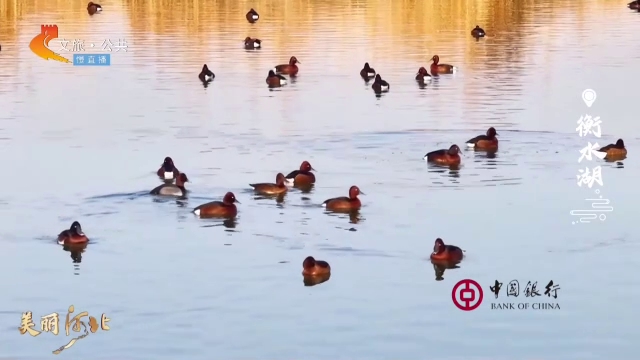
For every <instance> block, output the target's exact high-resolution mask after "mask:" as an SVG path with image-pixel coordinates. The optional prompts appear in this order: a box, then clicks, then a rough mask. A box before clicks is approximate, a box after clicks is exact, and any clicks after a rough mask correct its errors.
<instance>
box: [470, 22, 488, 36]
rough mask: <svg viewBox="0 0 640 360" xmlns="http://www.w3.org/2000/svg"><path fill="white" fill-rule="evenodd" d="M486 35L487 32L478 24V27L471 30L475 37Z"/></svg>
mask: <svg viewBox="0 0 640 360" xmlns="http://www.w3.org/2000/svg"><path fill="white" fill-rule="evenodd" d="M485 35H486V33H485V32H484V30H482V28H481V27H480V26H478V25H476V27H475V28H473V30H471V36H473V37H477V38H481V37H484V36H485Z"/></svg>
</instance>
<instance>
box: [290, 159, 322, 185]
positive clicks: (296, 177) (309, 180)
mask: <svg viewBox="0 0 640 360" xmlns="http://www.w3.org/2000/svg"><path fill="white" fill-rule="evenodd" d="M315 170H316V169H314V168H313V167H311V164H310V163H309V162H308V161H306V160H305V161H303V162H302V164H300V169H299V170H293V171H292V172H290V173H289V175H287V176H285V179H286V180H287V183H289V184H293V185H309V184H313V183H315V182H316V176H315V175H314V174H313V173H312V172H311V171H315Z"/></svg>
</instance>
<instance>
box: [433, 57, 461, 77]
mask: <svg viewBox="0 0 640 360" xmlns="http://www.w3.org/2000/svg"><path fill="white" fill-rule="evenodd" d="M431 60H432V61H433V63H432V64H431V73H432V74H453V73H454V72H456V71H457V70H458V68H457V67H455V66H453V65H449V64H440V57H439V56H438V55H433V57H432V58H431Z"/></svg>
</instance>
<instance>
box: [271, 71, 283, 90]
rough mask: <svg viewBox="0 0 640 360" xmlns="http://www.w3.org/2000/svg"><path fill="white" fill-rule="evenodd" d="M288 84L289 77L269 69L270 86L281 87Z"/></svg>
mask: <svg viewBox="0 0 640 360" xmlns="http://www.w3.org/2000/svg"><path fill="white" fill-rule="evenodd" d="M286 84H287V78H286V77H284V76H282V75H280V74H276V73H275V72H273V70H269V75H267V85H269V86H270V87H280V86H282V85H286Z"/></svg>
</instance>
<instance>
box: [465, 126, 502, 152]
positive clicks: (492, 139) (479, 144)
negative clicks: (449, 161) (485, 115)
mask: <svg viewBox="0 0 640 360" xmlns="http://www.w3.org/2000/svg"><path fill="white" fill-rule="evenodd" d="M496 135H498V133H497V132H496V129H495V128H494V127H490V128H489V129H487V133H486V135H478V136H476V137H474V138H473V139H469V140H467V143H466V144H467V147H470V148H473V149H475V150H494V151H495V150H498V138H496Z"/></svg>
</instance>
